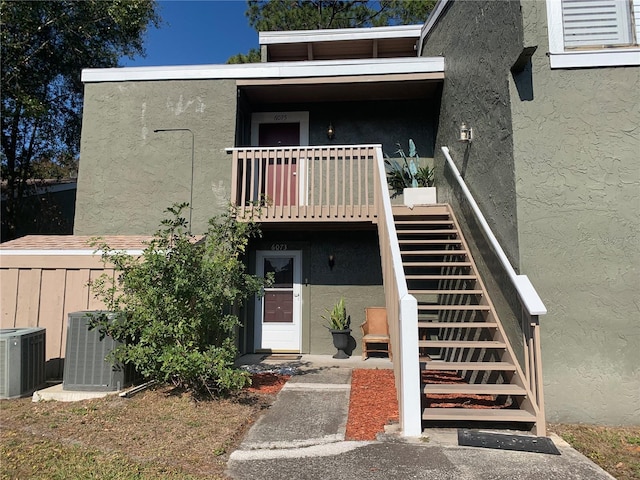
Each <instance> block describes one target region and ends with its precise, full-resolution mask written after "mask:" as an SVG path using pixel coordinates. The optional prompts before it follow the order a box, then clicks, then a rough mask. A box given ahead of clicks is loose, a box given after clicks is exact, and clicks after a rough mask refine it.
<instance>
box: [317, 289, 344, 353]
mask: <svg viewBox="0 0 640 480" xmlns="http://www.w3.org/2000/svg"><path fill="white" fill-rule="evenodd" d="M327 313H328V314H329V317H328V318H327V317H326V316H324V315H323V316H322V318H324V319H325V320H328V321H329V325H327V328H328V329H329V331H330V332H331V335H332V337H333V346H334V347H336V349H337V350H338V351H337V353H336V354H335V355H334V356H333V358H349V355H347V354H346V353H345V349H346V348H347V347H348V346H349V338H350V337H351V328H349V326H350V324H351V317H349V316H348V315H347V309H346V307H345V305H344V298H340V301H339V302H338V303H336V304H335V305H334V306H333V309H331V310H329V309H327Z"/></svg>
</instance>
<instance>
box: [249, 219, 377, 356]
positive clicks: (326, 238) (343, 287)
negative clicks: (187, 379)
mask: <svg viewBox="0 0 640 480" xmlns="http://www.w3.org/2000/svg"><path fill="white" fill-rule="evenodd" d="M276 245H277V248H286V249H287V250H301V251H302V282H303V283H302V353H311V354H316V355H328V354H331V355H333V354H334V353H335V352H336V349H335V348H334V346H333V343H332V339H331V334H330V332H329V330H328V329H327V328H325V324H326V323H327V321H326V320H324V319H323V318H322V315H325V316H326V315H327V312H326V309H331V308H332V307H333V305H334V304H335V303H336V302H337V301H338V300H340V297H344V299H345V304H346V307H347V315H349V316H350V317H351V329H352V332H351V335H352V340H353V342H354V343H353V345H352V346H353V347H354V348H353V350H352V353H351V354H352V355H360V354H361V352H362V348H361V340H362V332H361V330H360V324H361V323H362V322H364V309H365V308H366V307H379V306H384V305H385V299H384V288H383V286H382V269H381V264H380V253H379V247H378V237H377V234H376V231H375V230H373V228H372V226H369V227H368V229H366V230H360V229H358V230H352V231H345V230H343V229H340V230H329V231H326V230H325V231H318V230H315V231H314V230H310V229H309V227H305V226H304V225H300V224H299V225H296V227H295V228H294V229H291V230H288V231H281V232H274V231H268V230H267V231H265V232H264V234H263V238H262V239H260V241H256V242H253V244H252V245H251V250H252V251H254V252H255V250H271V249H272V247H274V246H276ZM285 246H286V247H285ZM329 255H333V256H334V258H335V264H334V267H333V269H331V268H330V267H329V264H328V258H329ZM252 257H253V259H252V262H251V264H250V268H251V269H252V270H253V269H254V268H255V265H254V262H255V253H254V254H253V256H252ZM253 271H255V270H253ZM249 303H251V302H249ZM253 313H254V312H253V307H252V305H248V308H247V316H246V318H245V319H244V322H245V324H246V325H247V327H248V328H246V329H245V331H244V332H243V337H244V338H243V342H242V343H243V350H244V351H252V350H253V333H252V331H253Z"/></svg>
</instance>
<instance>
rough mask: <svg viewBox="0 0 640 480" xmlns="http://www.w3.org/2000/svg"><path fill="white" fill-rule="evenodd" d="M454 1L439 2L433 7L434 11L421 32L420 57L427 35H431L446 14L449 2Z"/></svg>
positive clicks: (443, 0)
mask: <svg viewBox="0 0 640 480" xmlns="http://www.w3.org/2000/svg"><path fill="white" fill-rule="evenodd" d="M452 1H453V0H438V3H436V4H435V6H434V7H433V10H431V14H430V15H429V18H427V21H426V22H425V24H424V25H423V26H422V29H421V31H420V42H418V55H420V53H421V52H422V45H423V44H424V40H425V38H427V35H429V33H430V32H431V30H432V29H433V27H434V25H435V24H436V23H438V20H440V17H441V16H442V13H443V12H444V10H445V8H447V5H448V4H449V2H452Z"/></svg>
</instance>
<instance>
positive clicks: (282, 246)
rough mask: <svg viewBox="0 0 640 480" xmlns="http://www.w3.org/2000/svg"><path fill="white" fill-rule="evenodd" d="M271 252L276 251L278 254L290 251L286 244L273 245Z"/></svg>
mask: <svg viewBox="0 0 640 480" xmlns="http://www.w3.org/2000/svg"><path fill="white" fill-rule="evenodd" d="M271 250H275V251H276V252H282V251H284V250H288V248H287V244H286V243H274V244H272V245H271Z"/></svg>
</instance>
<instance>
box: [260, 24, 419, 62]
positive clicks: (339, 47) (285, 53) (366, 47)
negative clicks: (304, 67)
mask: <svg viewBox="0 0 640 480" xmlns="http://www.w3.org/2000/svg"><path fill="white" fill-rule="evenodd" d="M421 28H422V25H399V26H390V27H375V28H344V29H328V30H297V31H286V32H260V34H259V39H260V46H261V47H262V49H263V56H264V57H263V60H266V61H267V62H277V61H308V60H328V59H334V60H336V59H348V58H398V57H416V56H417V52H416V50H417V43H418V41H419V39H420V31H421Z"/></svg>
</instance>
